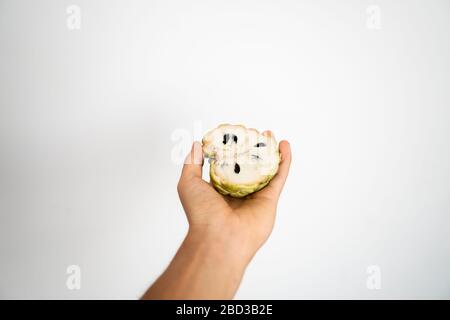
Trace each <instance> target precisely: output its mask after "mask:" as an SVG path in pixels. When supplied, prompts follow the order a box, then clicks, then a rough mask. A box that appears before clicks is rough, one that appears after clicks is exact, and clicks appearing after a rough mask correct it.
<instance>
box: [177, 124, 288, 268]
mask: <svg viewBox="0 0 450 320" xmlns="http://www.w3.org/2000/svg"><path fill="white" fill-rule="evenodd" d="M263 134H271V132H270V131H266V132H264V133H263ZM279 149H280V153H281V163H280V167H279V169H278V173H277V174H276V176H275V177H274V178H273V179H272V181H270V183H269V184H268V185H267V186H266V187H265V188H264V189H262V190H260V191H258V192H256V193H253V194H251V195H249V196H247V197H245V198H242V199H238V198H232V197H230V196H224V195H221V194H220V193H218V192H217V191H216V190H215V189H214V187H213V186H212V185H211V184H210V183H207V182H206V181H205V180H203V179H202V165H203V162H204V159H203V152H202V147H201V144H200V143H199V142H195V143H194V144H193V146H192V150H191V152H190V154H189V155H188V156H187V157H186V161H185V165H184V167H183V171H182V174H181V178H180V181H179V183H178V194H179V196H180V200H181V203H182V205H183V208H184V210H185V212H186V215H187V218H188V221H189V232H190V233H196V234H202V235H203V237H204V238H205V239H206V238H208V237H209V238H214V239H219V240H221V241H226V242H227V243H228V246H230V247H232V246H235V249H234V250H235V252H236V250H238V254H239V255H241V256H242V257H243V258H244V259H245V260H246V262H247V263H248V262H249V261H250V259H251V257H253V255H254V254H255V253H256V251H257V250H258V249H259V248H260V247H261V245H262V244H263V243H264V242H265V241H266V239H267V238H268V237H269V235H270V233H271V231H272V228H273V225H274V221H275V214H276V209H277V203H278V199H279V197H280V193H281V190H282V189H283V186H284V183H285V181H286V178H287V175H288V172H289V166H290V163H291V150H290V146H289V143H288V142H287V141H281V142H280V144H279Z"/></svg>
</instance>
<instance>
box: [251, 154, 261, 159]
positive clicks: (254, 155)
mask: <svg viewBox="0 0 450 320" xmlns="http://www.w3.org/2000/svg"><path fill="white" fill-rule="evenodd" d="M252 158H253V159H261V157H260V156H258V155H256V154H252Z"/></svg>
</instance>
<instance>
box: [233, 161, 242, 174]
mask: <svg viewBox="0 0 450 320" xmlns="http://www.w3.org/2000/svg"><path fill="white" fill-rule="evenodd" d="M239 172H241V167H239V165H238V164H237V163H236V164H235V165H234V173H239Z"/></svg>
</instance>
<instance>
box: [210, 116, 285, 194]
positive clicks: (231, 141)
mask: <svg viewBox="0 0 450 320" xmlns="http://www.w3.org/2000/svg"><path fill="white" fill-rule="evenodd" d="M202 143H203V153H204V154H205V156H206V157H207V158H209V160H210V172H209V173H210V177H211V181H212V183H213V185H214V187H215V188H216V190H217V191H219V192H220V193H222V194H224V195H230V196H232V197H236V198H241V197H245V196H246V195H248V194H250V193H253V192H256V191H258V190H260V189H262V188H264V187H265V186H266V185H267V184H268V183H269V182H270V180H271V179H272V178H273V177H274V176H275V174H276V173H277V171H278V165H279V163H280V152H279V150H278V144H277V142H276V141H275V139H274V138H273V136H272V135H270V134H261V133H259V132H258V131H257V130H256V129H247V128H246V127H244V126H242V125H230V124H222V125H220V126H218V127H217V128H215V129H213V130H211V131H209V132H208V133H207V134H206V135H205V136H204V137H203V140H202Z"/></svg>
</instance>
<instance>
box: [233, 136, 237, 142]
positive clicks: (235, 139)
mask: <svg viewBox="0 0 450 320" xmlns="http://www.w3.org/2000/svg"><path fill="white" fill-rule="evenodd" d="M233 141H234V143H237V136H236V135H234V134H233Z"/></svg>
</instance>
